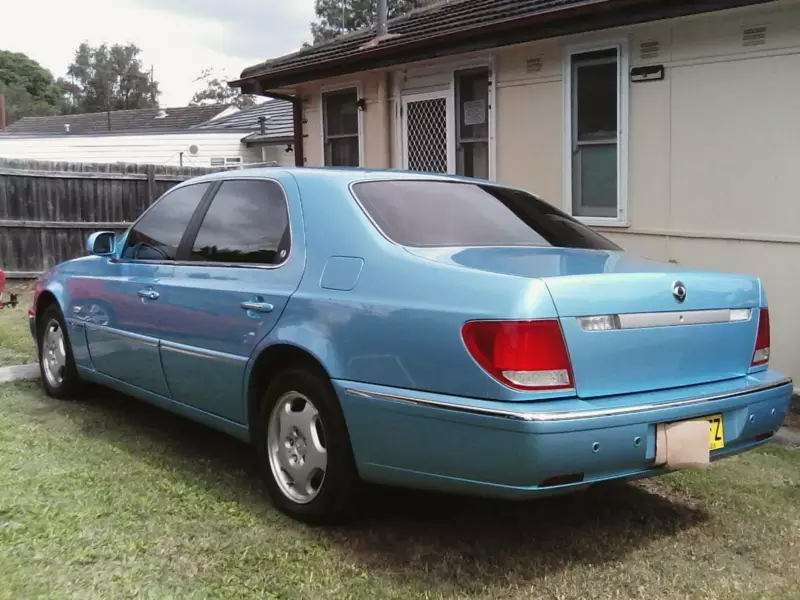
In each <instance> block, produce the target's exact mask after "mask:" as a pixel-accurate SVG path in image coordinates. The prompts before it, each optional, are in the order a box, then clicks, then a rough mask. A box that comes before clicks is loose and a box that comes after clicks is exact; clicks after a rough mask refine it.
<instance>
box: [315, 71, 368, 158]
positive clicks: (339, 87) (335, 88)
mask: <svg viewBox="0 0 800 600" xmlns="http://www.w3.org/2000/svg"><path fill="white" fill-rule="evenodd" d="M352 89H354V90H355V91H356V100H357V101H359V100H363V99H364V94H363V91H362V86H361V82H360V81H349V82H343V83H337V84H335V85H327V86H324V87H322V88H321V89H320V91H319V110H320V116H319V128H320V129H319V143H320V150H321V154H320V157H321V159H322V164H321V165H320V166H323V167H324V166H326V165H325V113H326V110H325V94H328V93H330V92H342V91H344V90H352ZM356 110H357V111H358V166H359V167H360V168H362V169H363V168H365V167H366V164H365V163H364V111H363V110H361V109H356Z"/></svg>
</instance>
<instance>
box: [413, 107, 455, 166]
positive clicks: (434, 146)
mask: <svg viewBox="0 0 800 600" xmlns="http://www.w3.org/2000/svg"><path fill="white" fill-rule="evenodd" d="M451 98H452V96H451V94H449V93H448V92H432V93H430V94H415V95H413V96H404V97H403V168H404V169H407V170H410V171H425V172H427V173H455V153H454V146H455V144H454V139H453V136H454V127H453V119H452V118H451V115H452V99H451Z"/></svg>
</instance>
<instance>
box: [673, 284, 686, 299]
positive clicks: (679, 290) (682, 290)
mask: <svg viewBox="0 0 800 600" xmlns="http://www.w3.org/2000/svg"><path fill="white" fill-rule="evenodd" d="M672 295H673V296H674V297H675V301H676V302H678V303H679V304H683V301H684V300H686V286H685V285H683V283H682V282H680V281H676V282H675V283H673V284H672Z"/></svg>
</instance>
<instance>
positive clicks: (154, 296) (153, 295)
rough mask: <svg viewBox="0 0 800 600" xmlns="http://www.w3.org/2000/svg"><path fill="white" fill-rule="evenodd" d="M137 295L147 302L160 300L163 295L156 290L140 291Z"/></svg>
mask: <svg viewBox="0 0 800 600" xmlns="http://www.w3.org/2000/svg"><path fill="white" fill-rule="evenodd" d="M137 294H138V295H139V297H140V298H144V299H145V300H158V297H159V296H160V295H161V294H159V293H158V292H157V291H155V290H139V291H138V292H137Z"/></svg>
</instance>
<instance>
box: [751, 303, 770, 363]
mask: <svg viewBox="0 0 800 600" xmlns="http://www.w3.org/2000/svg"><path fill="white" fill-rule="evenodd" d="M768 362H769V309H768V308H762V309H761V312H760V313H759V314H758V334H757V335H756V349H755V351H754V352H753V362H752V363H751V365H750V366H752V367H757V366H759V365H765V364H767V363H768Z"/></svg>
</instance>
